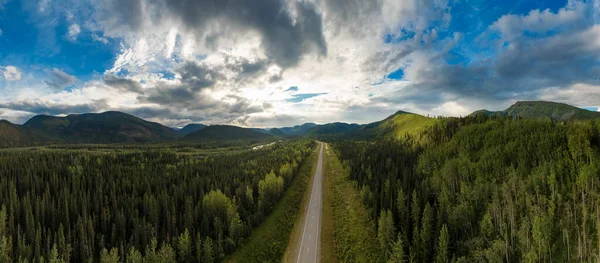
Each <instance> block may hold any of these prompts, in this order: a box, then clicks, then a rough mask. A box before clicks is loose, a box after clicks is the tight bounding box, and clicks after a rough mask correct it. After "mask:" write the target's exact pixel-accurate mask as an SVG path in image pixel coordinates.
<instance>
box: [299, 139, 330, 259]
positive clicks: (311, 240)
mask: <svg viewBox="0 0 600 263" xmlns="http://www.w3.org/2000/svg"><path fill="white" fill-rule="evenodd" d="M319 144H320V148H321V149H320V150H319V160H318V161H317V170H316V171H315V177H314V180H313V185H312V190H311V192H310V201H309V202H308V208H307V210H306V218H305V221H304V226H303V227H302V239H301V241H300V246H299V247H298V249H297V250H296V251H298V255H297V257H296V262H297V263H300V262H301V263H305V262H319V248H320V246H319V242H320V241H321V240H320V235H321V206H322V203H323V184H322V182H323V148H324V147H323V146H324V145H323V143H319Z"/></svg>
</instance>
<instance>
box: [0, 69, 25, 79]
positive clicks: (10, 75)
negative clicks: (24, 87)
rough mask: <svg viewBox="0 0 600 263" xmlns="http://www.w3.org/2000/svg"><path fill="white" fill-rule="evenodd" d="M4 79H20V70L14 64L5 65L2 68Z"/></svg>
mask: <svg viewBox="0 0 600 263" xmlns="http://www.w3.org/2000/svg"><path fill="white" fill-rule="evenodd" d="M0 69H2V68H1V67H0ZM3 71H4V72H3V75H4V79H5V80H6V81H17V80H21V71H19V69H18V68H17V67H15V66H6V67H4V70H3Z"/></svg>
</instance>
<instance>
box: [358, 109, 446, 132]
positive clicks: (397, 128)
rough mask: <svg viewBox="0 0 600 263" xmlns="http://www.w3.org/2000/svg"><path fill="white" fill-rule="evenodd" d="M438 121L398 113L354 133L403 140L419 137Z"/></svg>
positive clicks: (403, 112) (406, 113)
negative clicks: (409, 137) (409, 136)
mask: <svg viewBox="0 0 600 263" xmlns="http://www.w3.org/2000/svg"><path fill="white" fill-rule="evenodd" d="M437 121H438V120H437V119H435V118H429V117H425V116H421V115H418V114H414V113H410V112H405V111H398V112H396V113H394V114H393V115H391V116H389V117H387V118H385V119H384V120H382V121H378V122H373V123H370V124H367V125H365V126H363V127H361V129H360V130H358V131H356V132H355V133H354V136H356V137H371V138H402V137H404V136H406V135H411V136H418V135H419V134H421V133H422V132H423V131H425V130H427V129H428V128H429V127H431V126H433V125H434V124H435V123H436V122H437Z"/></svg>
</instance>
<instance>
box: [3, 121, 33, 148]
mask: <svg viewBox="0 0 600 263" xmlns="http://www.w3.org/2000/svg"><path fill="white" fill-rule="evenodd" d="M37 141H39V138H37V137H36V136H35V135H33V134H31V133H30V132H29V131H28V130H27V129H25V128H23V127H21V126H20V125H16V124H12V123H10V122H9V121H6V120H0V147H11V146H20V145H28V144H31V143H34V142H37Z"/></svg>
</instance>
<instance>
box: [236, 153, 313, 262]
mask: <svg viewBox="0 0 600 263" xmlns="http://www.w3.org/2000/svg"><path fill="white" fill-rule="evenodd" d="M317 149H318V148H317ZM317 157H318V151H317V150H314V151H313V152H312V153H311V154H310V156H308V157H307V158H306V159H305V160H304V161H303V162H302V164H301V165H300V169H299V170H298V171H299V172H298V175H296V177H295V178H294V180H293V182H292V184H291V185H290V187H289V188H288V190H287V191H286V192H285V194H284V195H283V197H282V198H281V200H280V201H279V203H278V204H277V206H276V207H275V209H274V210H273V212H272V213H271V214H270V215H269V216H268V217H267V219H266V220H265V222H264V223H263V224H262V225H260V226H259V227H257V228H256V229H254V230H253V232H252V236H250V237H249V238H248V241H247V242H246V243H245V244H244V245H242V246H241V247H240V248H238V250H237V251H236V252H235V253H234V254H233V255H232V256H231V257H229V258H228V259H227V260H225V262H281V260H282V257H283V254H284V252H285V251H286V248H287V247H288V241H289V237H290V234H291V233H292V230H293V228H294V225H295V222H297V221H298V218H299V217H300V216H298V215H299V214H300V212H299V211H301V210H300V207H301V205H302V202H303V199H304V198H303V197H304V196H305V193H306V192H307V191H306V189H307V186H308V185H309V181H310V179H311V178H312V175H313V174H314V173H313V169H314V167H315V164H316V162H317Z"/></svg>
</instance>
